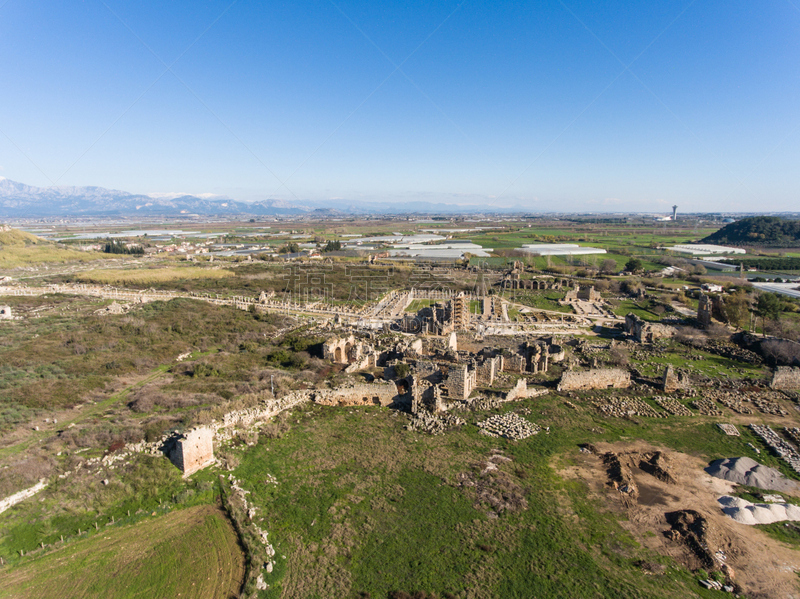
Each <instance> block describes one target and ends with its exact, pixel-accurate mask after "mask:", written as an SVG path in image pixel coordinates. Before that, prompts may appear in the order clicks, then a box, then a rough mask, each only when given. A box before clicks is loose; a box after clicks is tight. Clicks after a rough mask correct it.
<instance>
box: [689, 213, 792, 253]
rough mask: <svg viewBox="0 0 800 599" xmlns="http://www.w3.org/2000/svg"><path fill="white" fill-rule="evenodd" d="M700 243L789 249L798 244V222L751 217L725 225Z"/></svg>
mask: <svg viewBox="0 0 800 599" xmlns="http://www.w3.org/2000/svg"><path fill="white" fill-rule="evenodd" d="M701 241H702V243H721V244H727V245H756V246H763V247H791V246H794V245H797V244H798V243H800V220H786V219H783V218H779V217H777V216H753V217H750V218H743V219H742V220H737V221H736V222H735V223H730V224H729V225H725V226H724V227H722V228H721V229H720V230H719V231H717V232H716V233H712V234H711V235H709V236H708V237H705V238H704V239H702V240H701Z"/></svg>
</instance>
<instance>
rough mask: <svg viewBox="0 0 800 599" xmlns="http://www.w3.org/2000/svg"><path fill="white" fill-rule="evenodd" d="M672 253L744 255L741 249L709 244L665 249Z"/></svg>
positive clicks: (693, 244)
mask: <svg viewBox="0 0 800 599" xmlns="http://www.w3.org/2000/svg"><path fill="white" fill-rule="evenodd" d="M667 249H669V250H672V251H673V252H680V253H682V254H692V255H693V256H714V255H722V254H746V253H747V252H746V251H745V250H743V249H742V248H734V247H727V246H724V245H713V244H711V243H687V244H681V245H674V246H672V247H671V248H667Z"/></svg>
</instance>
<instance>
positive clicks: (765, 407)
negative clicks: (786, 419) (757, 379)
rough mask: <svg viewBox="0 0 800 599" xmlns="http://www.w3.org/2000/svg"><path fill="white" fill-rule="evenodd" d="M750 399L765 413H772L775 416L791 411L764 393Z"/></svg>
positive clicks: (787, 413)
mask: <svg viewBox="0 0 800 599" xmlns="http://www.w3.org/2000/svg"><path fill="white" fill-rule="evenodd" d="M750 401H752V402H753V404H754V405H755V406H756V408H758V411H759V412H762V413H764V414H772V415H773V416H788V415H789V412H787V411H786V410H784V409H783V408H782V407H781V406H780V405H779V404H777V403H776V402H775V401H773V400H772V399H771V398H770V397H767V396H764V395H756V396H755V397H753V398H752V399H751V400H750Z"/></svg>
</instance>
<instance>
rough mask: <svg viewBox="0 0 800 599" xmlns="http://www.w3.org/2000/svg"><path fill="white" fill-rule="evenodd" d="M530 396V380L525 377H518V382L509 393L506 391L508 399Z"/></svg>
mask: <svg viewBox="0 0 800 599" xmlns="http://www.w3.org/2000/svg"><path fill="white" fill-rule="evenodd" d="M527 396H528V382H527V381H526V380H525V379H517V384H516V385H514V386H513V387H512V388H511V389H510V390H509V391H508V393H506V396H505V400H506V401H514V400H517V399H522V398H523V397H527Z"/></svg>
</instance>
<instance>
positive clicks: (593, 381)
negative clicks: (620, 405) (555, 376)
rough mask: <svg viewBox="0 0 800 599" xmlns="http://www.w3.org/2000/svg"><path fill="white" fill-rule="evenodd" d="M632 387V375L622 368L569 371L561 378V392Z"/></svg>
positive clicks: (559, 388) (559, 386)
mask: <svg viewBox="0 0 800 599" xmlns="http://www.w3.org/2000/svg"><path fill="white" fill-rule="evenodd" d="M630 386H631V374H630V372H628V371H627V370H623V369H622V368H596V369H593V370H585V371H576V370H569V371H567V372H565V373H564V374H563V375H562V376H561V381H559V383H558V390H559V391H576V390H588V389H610V388H615V389H627V388H628V387H630Z"/></svg>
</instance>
